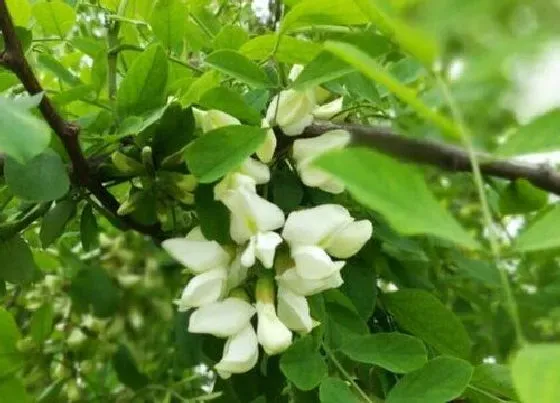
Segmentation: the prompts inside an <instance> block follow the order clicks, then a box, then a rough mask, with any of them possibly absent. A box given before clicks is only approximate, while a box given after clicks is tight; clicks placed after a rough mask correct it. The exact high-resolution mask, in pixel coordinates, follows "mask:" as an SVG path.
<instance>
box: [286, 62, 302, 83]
mask: <svg viewBox="0 0 560 403" xmlns="http://www.w3.org/2000/svg"><path fill="white" fill-rule="evenodd" d="M303 69H304V66H303V65H302V64H294V65H293V66H292V68H291V69H290V72H289V73H288V80H290V81H296V78H298V76H299V75H300V73H301V72H302V71H303Z"/></svg>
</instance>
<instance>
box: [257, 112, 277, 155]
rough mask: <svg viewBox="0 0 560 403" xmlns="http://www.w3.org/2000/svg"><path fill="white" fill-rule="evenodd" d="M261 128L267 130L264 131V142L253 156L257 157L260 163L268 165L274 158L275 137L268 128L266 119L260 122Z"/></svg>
mask: <svg viewBox="0 0 560 403" xmlns="http://www.w3.org/2000/svg"><path fill="white" fill-rule="evenodd" d="M261 126H262V127H263V128H266V129H268V130H267V131H266V137H265V139H264V142H263V143H262V144H261V145H260V147H259V148H257V151H256V152H255V154H257V157H258V158H259V159H260V160H261V161H262V162H264V163H266V164H268V163H269V162H270V161H272V158H273V157H274V151H275V150H276V143H277V141H276V135H275V134H274V130H272V129H271V128H270V126H269V124H268V121H267V120H266V119H263V120H262V122H261Z"/></svg>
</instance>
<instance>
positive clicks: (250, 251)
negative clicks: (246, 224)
mask: <svg viewBox="0 0 560 403" xmlns="http://www.w3.org/2000/svg"><path fill="white" fill-rule="evenodd" d="M256 243H257V239H256V237H255V236H252V237H251V238H250V239H249V243H248V244H247V247H246V248H245V250H244V251H243V253H242V254H241V264H242V265H243V266H245V267H251V266H253V265H254V264H255V262H256V260H257V256H256V250H255V248H256Z"/></svg>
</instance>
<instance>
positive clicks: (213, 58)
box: [206, 49, 274, 88]
mask: <svg viewBox="0 0 560 403" xmlns="http://www.w3.org/2000/svg"><path fill="white" fill-rule="evenodd" d="M206 63H208V64H209V65H211V66H212V67H214V68H215V69H216V70H219V71H221V72H222V73H224V74H228V75H230V76H232V77H234V78H236V79H238V80H239V81H242V82H244V83H246V84H248V85H249V86H251V87H255V88H269V87H273V86H274V83H273V82H272V81H270V79H269V78H268V76H267V75H266V73H265V72H264V70H262V69H261V68H260V67H259V66H258V65H257V64H256V63H255V62H252V61H251V60H249V59H248V58H247V57H246V56H243V55H242V54H241V53H238V52H236V51H233V50H227V49H223V50H218V51H215V52H214V53H211V54H210V55H208V57H207V58H206Z"/></svg>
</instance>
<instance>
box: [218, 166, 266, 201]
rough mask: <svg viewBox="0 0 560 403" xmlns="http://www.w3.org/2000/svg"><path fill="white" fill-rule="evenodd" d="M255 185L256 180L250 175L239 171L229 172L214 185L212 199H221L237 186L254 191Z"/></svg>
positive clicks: (237, 187)
mask: <svg viewBox="0 0 560 403" xmlns="http://www.w3.org/2000/svg"><path fill="white" fill-rule="evenodd" d="M256 186H257V182H255V179H254V178H252V177H251V176H249V175H244V174H242V173H239V172H230V173H228V174H227V175H226V176H224V177H223V178H222V180H221V181H220V182H218V183H217V184H216V186H214V200H223V199H224V198H225V197H227V194H228V192H229V191H230V190H237V189H239V188H243V189H246V190H248V191H250V192H256V189H257V187H256Z"/></svg>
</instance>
